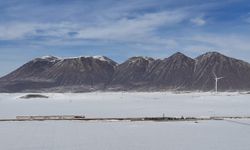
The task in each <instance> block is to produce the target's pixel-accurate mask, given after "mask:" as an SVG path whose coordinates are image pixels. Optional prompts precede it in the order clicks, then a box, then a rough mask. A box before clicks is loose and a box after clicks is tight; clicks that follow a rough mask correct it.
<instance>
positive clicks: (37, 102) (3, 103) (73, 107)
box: [0, 92, 250, 118]
mask: <svg viewBox="0 0 250 150" xmlns="http://www.w3.org/2000/svg"><path fill="white" fill-rule="evenodd" d="M23 95H25V94H23V93H22V94H0V118H15V117H16V116H18V115H85V116H86V117H150V116H155V117H157V116H162V115H163V114H165V116H176V117H180V116H185V117H188V116H191V117H204V116H250V109H249V108H250V94H242V93H219V94H217V95H215V94H212V93H182V94H174V93H163V92H162V93H120V92H119V93H83V94H72V93H71V94H70V93H69V94H51V93H47V94H44V95H48V96H49V97H50V98H49V99H20V98H19V97H21V96H23Z"/></svg>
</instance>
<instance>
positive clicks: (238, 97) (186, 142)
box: [0, 92, 250, 150]
mask: <svg viewBox="0 0 250 150" xmlns="http://www.w3.org/2000/svg"><path fill="white" fill-rule="evenodd" d="M43 94H44V95H48V96H49V97H50V98H48V99H20V97H21V96H24V95H26V94H23V93H19V94H7V93H6V94H0V118H1V119H3V118H15V116H17V115H60V114H61V115H85V116H86V117H142V116H144V117H145V116H147V117H148V116H162V114H163V113H164V114H165V116H177V117H180V116H194V117H204V116H207V117H208V116H250V109H249V108H250V95H249V94H242V93H218V94H213V93H180V94H176V93H169V92H168V93H163V92H156V93H140V92H139V93H136V92H134V93H133V92H131V93H122V92H117V93H100V92H96V93H78V94H73V93H66V94H58V93H56V94H55V93H54V94H53V93H43ZM249 139H250V120H247V119H245V120H243V119H236V120H220V121H214V120H213V121H212V120H211V121H199V122H198V123H195V122H192V121H186V122H128V121H123V122H102V121H90V122H86V121H32V122H29V121H27V122H0V149H3V150H34V149H35V150H59V149H60V150H82V149H89V150H100V149H101V150H118V149H119V150H184V149H185V150H249V149H250V143H249Z"/></svg>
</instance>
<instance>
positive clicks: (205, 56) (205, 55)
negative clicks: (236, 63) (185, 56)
mask: <svg viewBox="0 0 250 150" xmlns="http://www.w3.org/2000/svg"><path fill="white" fill-rule="evenodd" d="M212 57H227V56H225V55H223V54H221V53H219V52H215V51H213V52H207V53H205V54H202V55H200V56H198V57H197V58H196V59H207V58H212Z"/></svg>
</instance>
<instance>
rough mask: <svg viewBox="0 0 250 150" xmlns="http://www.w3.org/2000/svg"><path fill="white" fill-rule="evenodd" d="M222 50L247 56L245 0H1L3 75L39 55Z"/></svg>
mask: <svg viewBox="0 0 250 150" xmlns="http://www.w3.org/2000/svg"><path fill="white" fill-rule="evenodd" d="M177 51H180V52H183V53H185V54H186V55H188V56H190V57H196V56H198V55H200V54H202V53H204V52H207V51H219V52H221V53H223V54H226V55H228V56H232V57H236V58H239V59H243V60H245V61H248V62H250V2H249V1H248V0H220V1H218V0H207V1H204V0H178V1H177V0H164V1H163V0H0V68H1V69H0V76H2V75H5V74H7V73H9V72H10V71H12V70H13V69H16V68H17V67H19V66H20V65H22V64H23V63H25V62H27V61H29V60H31V59H33V58H35V57H40V56H44V55H55V56H59V57H67V56H80V55H105V56H108V57H110V58H112V59H113V60H115V61H117V62H122V61H124V60H126V59H127V58H129V57H131V56H141V55H142V56H151V57H154V58H164V57H168V56H170V55H171V54H173V53H175V52H177Z"/></svg>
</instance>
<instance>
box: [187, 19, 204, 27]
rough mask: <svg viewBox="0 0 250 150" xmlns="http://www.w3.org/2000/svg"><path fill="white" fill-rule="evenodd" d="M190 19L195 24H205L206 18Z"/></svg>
mask: <svg viewBox="0 0 250 150" xmlns="http://www.w3.org/2000/svg"><path fill="white" fill-rule="evenodd" d="M190 21H191V22H192V23H193V24H195V25H197V26H203V25H205V24H206V20H204V19H203V18H201V17H197V18H193V19H191V20H190Z"/></svg>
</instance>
